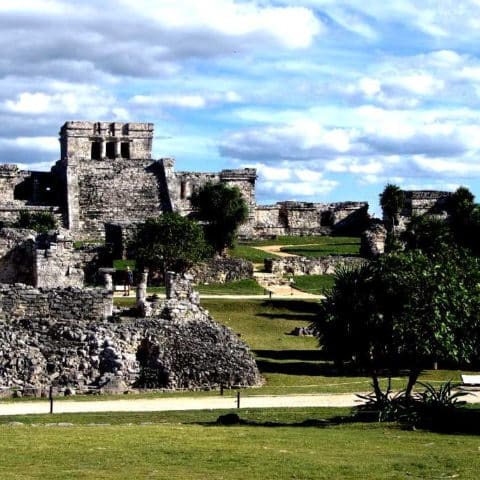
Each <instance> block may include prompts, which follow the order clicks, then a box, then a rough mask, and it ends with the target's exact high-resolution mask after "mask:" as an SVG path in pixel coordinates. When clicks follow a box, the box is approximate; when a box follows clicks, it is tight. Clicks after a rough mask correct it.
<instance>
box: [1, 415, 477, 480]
mask: <svg viewBox="0 0 480 480" xmlns="http://www.w3.org/2000/svg"><path fill="white" fill-rule="evenodd" d="M219 413H221V412H179V413H174V412H171V413H169V414H167V415H164V414H162V415H160V414H149V415H148V416H147V415H146V414H140V415H138V414H122V415H117V414H109V415H105V414H104V415H99V414H95V415H93V414H91V415H88V416H85V415H82V416H80V415H79V416H74V415H69V416H63V415H62V416H58V417H57V416H54V417H47V416H44V418H43V419H42V418H39V417H37V418H35V419H32V420H34V423H35V425H36V426H32V425H1V426H0V451H1V452H2V454H1V456H0V478H2V479H5V480H9V479H16V480H19V479H40V478H42V479H43V478H48V479H53V480H56V479H62V480H63V479H65V478H71V479H91V478H95V479H109V480H110V479H126V478H156V479H163V478H165V479H167V478H168V479H176V478H178V479H180V478H182V479H183V478H187V479H205V478H209V479H225V478H229V479H245V478H248V479H249V480H250V479H253V480H255V479H266V480H268V479H278V478H279V479H294V478H298V479H323V478H325V479H332V478H343V479H359V478H361V479H367V480H368V479H389V478H390V479H400V478H461V479H476V478H478V468H479V467H480V457H479V455H478V447H479V441H478V437H476V436H468V435H440V434H434V433H428V432H421V431H415V432H411V431H402V430H399V429H398V428H396V427H394V426H393V425H389V424H377V423H375V424H342V425H337V426H329V427H325V428H322V427H318V426H311V427H308V426H305V425H304V424H302V422H304V421H305V420H314V421H313V422H311V423H313V424H314V425H315V424H318V423H316V422H315V420H317V421H318V420H320V419H322V418H326V417H328V416H331V414H329V413H328V412H325V411H324V409H290V410H289V411H288V412H286V411H282V409H279V410H278V411H277V410H275V409H271V410H267V411H265V410H264V411H262V412H260V413H257V412H255V411H250V412H248V411H244V410H241V411H240V412H239V413H240V415H241V417H242V418H245V419H248V420H251V421H254V422H257V424H256V425H239V426H233V427H225V426H217V425H215V424H214V423H213V422H214V420H215V418H216V417H217V416H218V414H219ZM331 413H334V414H338V413H339V412H338V409H334V410H333V411H332V412H331ZM340 414H343V412H340ZM75 417H77V418H78V419H79V420H76V419H75ZM47 418H49V419H50V422H56V423H57V425H55V424H53V425H52V424H51V425H49V426H46V425H43V426H42V425H41V424H42V423H45V420H46V419H47ZM16 420H17V421H18V420H19V419H18V418H17V419H16ZM22 420H24V419H22ZM58 422H68V423H73V424H74V425H70V426H69V425H68V423H66V424H64V425H63V426H62V425H58ZM87 422H88V423H87ZM142 422H153V423H154V424H141V423H142ZM265 422H272V424H266V423H265ZM102 423H107V424H109V425H101V424H102ZM92 424H93V425H92ZM95 424H96V425H95ZM267 425H270V426H267Z"/></svg>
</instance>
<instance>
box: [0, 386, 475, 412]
mask: <svg viewBox="0 0 480 480" xmlns="http://www.w3.org/2000/svg"><path fill="white" fill-rule="evenodd" d="M462 400H466V401H467V402H468V403H480V392H471V393H469V394H468V395H467V396H466V397H462ZM359 403H360V400H359V398H358V397H357V396H356V395H355V394H353V393H337V394H306V395H250V396H247V395H241V396H240V408H277V407H285V408H291V407H353V406H355V405H358V404H359ZM234 408H237V397H236V396H235V397H232V396H224V397H222V396H220V395H219V396H218V397H177V398H171V397H168V398H151V399H128V400H126V399H122V400H92V401H90V400H89V401H77V400H54V402H53V412H54V413H82V412H83V413H88V412H162V411H164V412H166V411H174V410H207V409H208V410H216V409H234ZM49 412H50V404H49V402H48V401H32V402H27V401H25V402H23V401H20V402H5V403H3V402H2V403H0V416H1V415H29V414H42V413H49Z"/></svg>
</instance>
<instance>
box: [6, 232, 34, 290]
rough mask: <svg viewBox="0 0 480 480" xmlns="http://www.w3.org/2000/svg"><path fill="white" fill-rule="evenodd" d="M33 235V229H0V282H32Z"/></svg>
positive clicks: (29, 283)
mask: <svg viewBox="0 0 480 480" xmlns="http://www.w3.org/2000/svg"><path fill="white" fill-rule="evenodd" d="M35 237H36V233H35V232H34V231H33V230H24V229H17V228H2V229H0V283H26V284H28V285H33V284H34V275H33V268H32V266H33V257H34V252H35Z"/></svg>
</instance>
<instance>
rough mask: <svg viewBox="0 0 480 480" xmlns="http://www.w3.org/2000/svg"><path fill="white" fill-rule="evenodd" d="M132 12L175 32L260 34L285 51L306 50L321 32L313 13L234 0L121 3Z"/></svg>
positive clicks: (134, 0)
mask: <svg viewBox="0 0 480 480" xmlns="http://www.w3.org/2000/svg"><path fill="white" fill-rule="evenodd" d="M121 3H123V4H124V5H127V6H128V7H130V8H131V9H132V10H133V11H135V12H137V13H139V12H145V13H147V14H148V18H150V19H153V20H154V21H155V22H157V23H158V24H160V25H162V26H166V27H168V28H175V29H193V28H195V29H210V30H212V31H214V32H219V33H221V34H223V35H227V36H234V37H240V36H246V35H251V34H255V33H260V34H261V35H262V36H265V35H266V36H269V37H271V38H273V39H275V41H276V42H277V43H278V44H280V45H283V46H285V47H288V48H303V47H308V46H309V45H310V44H311V42H312V40H313V38H314V37H315V36H316V35H318V34H319V33H320V32H321V31H322V29H323V28H322V24H321V23H320V21H319V19H318V18H316V17H315V16H314V15H313V13H312V12H311V11H310V10H309V9H306V8H302V7H300V8H299V7H280V8H279V7H269V6H260V5H259V4H258V3H257V2H251V1H247V2H243V3H238V2H235V1H233V0H202V1H201V2H198V1H197V0H182V1H178V0H163V1H162V2H157V1H153V0H122V1H121Z"/></svg>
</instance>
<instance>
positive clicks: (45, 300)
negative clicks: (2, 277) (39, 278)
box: [0, 283, 113, 322]
mask: <svg viewBox="0 0 480 480" xmlns="http://www.w3.org/2000/svg"><path fill="white" fill-rule="evenodd" d="M112 302H113V294H112V292H111V291H108V290H105V289H100V288H84V289H81V288H72V287H68V288H43V289H42V288H40V289H38V288H34V287H31V286H28V285H23V284H20V283H15V284H0V319H4V320H8V321H10V320H14V319H17V320H26V319H31V318H39V317H40V318H44V319H53V320H58V319H64V320H69V321H72V322H75V321H76V320H79V319H82V320H85V321H91V320H99V319H103V318H105V316H106V315H105V312H109V311H111V305H112Z"/></svg>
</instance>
